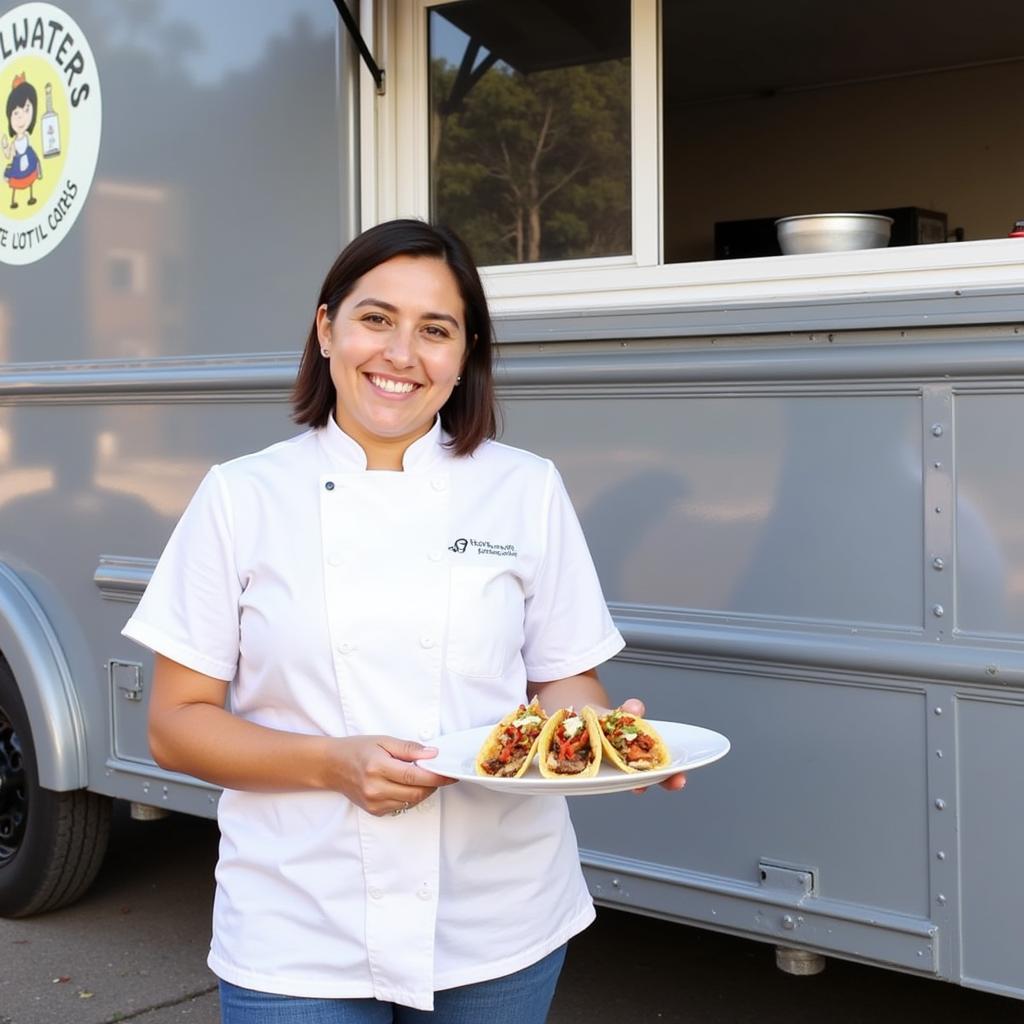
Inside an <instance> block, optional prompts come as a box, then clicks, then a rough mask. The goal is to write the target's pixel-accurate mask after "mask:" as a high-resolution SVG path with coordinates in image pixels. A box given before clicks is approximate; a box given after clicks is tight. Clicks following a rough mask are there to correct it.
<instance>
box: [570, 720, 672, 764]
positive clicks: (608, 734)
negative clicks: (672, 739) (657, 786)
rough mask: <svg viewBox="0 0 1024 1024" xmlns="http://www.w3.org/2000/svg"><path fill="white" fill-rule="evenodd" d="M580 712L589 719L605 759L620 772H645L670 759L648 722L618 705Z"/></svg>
mask: <svg viewBox="0 0 1024 1024" xmlns="http://www.w3.org/2000/svg"><path fill="white" fill-rule="evenodd" d="M583 713H584V714H585V715H587V716H588V717H589V718H591V719H592V720H593V723H594V726H595V727H596V728H597V730H598V734H599V735H600V737H601V746H602V747H604V752H605V753H606V754H607V755H608V759H609V760H610V761H611V762H612V764H614V765H615V767H616V768H620V769H622V771H624V772H649V771H652V770H653V769H655V768H664V767H666V766H667V765H669V764H671V763H672V755H671V754H670V753H669V751H668V747H666V746H665V741H664V740H663V739H662V738H661V737H660V736H659V735H658V733H657V731H656V730H655V729H654V728H653V727H652V726H651V724H650V722H646V721H644V719H642V718H640V717H639V716H638V715H631V714H629V713H628V712H626V711H623V710H622V708H616V709H615V710H614V711H609V712H607V713H606V714H603V715H598V714H597V712H596V711H594V710H593V708H584V709H583Z"/></svg>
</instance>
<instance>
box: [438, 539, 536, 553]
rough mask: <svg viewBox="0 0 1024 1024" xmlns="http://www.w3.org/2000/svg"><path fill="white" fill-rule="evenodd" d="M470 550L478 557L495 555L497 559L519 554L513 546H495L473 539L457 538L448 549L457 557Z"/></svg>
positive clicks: (491, 542)
mask: <svg viewBox="0 0 1024 1024" xmlns="http://www.w3.org/2000/svg"><path fill="white" fill-rule="evenodd" d="M469 548H472V549H473V550H474V551H475V552H476V553H477V554H478V555H496V556H498V557H499V558H515V557H516V556H517V555H518V554H519V552H518V551H516V546H515V544H495V543H494V541H490V540H476V539H475V538H473V537H459V539H458V540H457V541H456V542H455V543H454V544H452V545H451V547H449V548H448V550H449V551H454V552H455V554H457V555H464V554H465V553H466V551H467V550H468V549H469Z"/></svg>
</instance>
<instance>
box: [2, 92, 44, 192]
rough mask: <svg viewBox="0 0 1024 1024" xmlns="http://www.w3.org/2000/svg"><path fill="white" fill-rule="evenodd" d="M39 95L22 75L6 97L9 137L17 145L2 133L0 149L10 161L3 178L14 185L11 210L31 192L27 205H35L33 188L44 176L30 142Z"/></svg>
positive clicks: (34, 125) (12, 186)
mask: <svg viewBox="0 0 1024 1024" xmlns="http://www.w3.org/2000/svg"><path fill="white" fill-rule="evenodd" d="M38 106H39V103H38V96H37V94H36V90H35V88H34V87H33V86H31V85H29V83H28V82H26V81H25V76H24V75H23V74H21V75H16V76H15V78H14V85H13V87H12V89H11V94H10V96H8V97H7V134H8V135H10V137H11V138H12V139H14V142H13V143H11V142H8V141H7V135H4V134H3V133H0V149H2V150H3V153H4V159H6V160H10V161H11V162H10V163H9V164H8V165H7V167H5V168H4V177H5V178H6V179H7V183H8V184H9V185H10V186H11V209H12V210H16V209H17V208H18V192H19V191H22V190H23V189H26V188H27V189H28V205H29V206H34V205H35V203H36V197H35V196H34V195H33V194H32V186H33V185H34V184H35V183H36V181H38V180H39V179H40V178H42V176H43V168H42V165H41V164H40V163H39V157H38V156H36V151H35V150H34V149H33V148H32V146H31V145H30V143H29V136H30V135H31V134H32V132H33V131H34V130H35V127H36V110H37V108H38Z"/></svg>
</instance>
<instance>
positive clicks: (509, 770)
mask: <svg viewBox="0 0 1024 1024" xmlns="http://www.w3.org/2000/svg"><path fill="white" fill-rule="evenodd" d="M547 720H548V716H547V714H546V713H545V712H544V709H543V708H542V707H541V706H540V704H538V703H537V699H536V697H535V698H534V699H533V700H532V701H531V702H530V704H529V705H526V704H520V705H519V707H518V708H516V710H515V711H513V712H512V713H511V714H510V715H506V716H505V717H504V718H503V719H502V720H501V721H500V722H499V723H498V724H497V725H496V726H495V727H494V728H493V729H492V730H491V731H490V734H489V735H488V737H487V739H486V740H484V742H483V746H481V748H480V752H479V753H478V754H477V755H476V773H477V775H488V776H491V777H492V778H501V779H518V778H519V777H520V776H521V775H523V774H525V772H526V769H527V768H529V767H530V765H531V764H532V762H533V758H534V755H535V754H536V753H537V744H538V742H539V740H540V734H541V729H542V728H543V726H544V723H545V722H546V721H547Z"/></svg>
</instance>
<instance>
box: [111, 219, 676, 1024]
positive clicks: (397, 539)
mask: <svg viewBox="0 0 1024 1024" xmlns="http://www.w3.org/2000/svg"><path fill="white" fill-rule="evenodd" d="M293 397H294V406H295V418H296V420H297V421H298V422H300V423H303V424H306V425H308V426H309V427H310V428H311V429H309V430H308V431H307V432H305V433H303V434H300V435H299V436H298V437H294V438H292V439H291V440H289V441H284V442H281V443H279V444H276V445H273V446H271V447H270V448H267V449H265V450H263V451H261V452H257V453H255V454H253V455H247V456H244V457H242V458H239V459H235V460H233V461H231V462H228V463H226V464H224V465H220V466H214V467H213V469H211V470H210V472H209V474H208V475H207V476H206V478H205V479H204V481H203V482H202V484H201V485H200V487H199V490H198V491H197V492H196V494H195V496H194V498H193V499H192V501H191V503H190V504H189V506H188V509H187V510H186V512H185V514H184V515H183V516H182V519H181V521H180V522H179V523H178V526H177V528H176V529H175V531H174V534H173V535H172V537H171V539H170V541H169V542H168V545H167V548H166V550H165V551H164V553H163V556H162V557H161V559H160V562H159V564H158V565H157V567H156V570H155V571H154V573H153V578H152V582H151V583H150V585H149V587H148V589H147V590H146V593H145V595H144V596H143V598H142V601H141V602H140V604H139V607H138V609H137V611H136V612H135V614H134V615H133V616H132V617H131V619H130V621H129V622H128V625H127V626H126V627H125V631H124V632H125V635H126V636H129V637H131V638H133V639H135V640H137V641H138V642H140V643H142V644H144V645H146V646H148V647H150V648H152V649H153V650H154V651H155V652H156V654H157V657H156V668H155V678H154V681H153V693H152V698H151V702H150V743H151V746H152V749H153V754H154V756H155V757H156V759H157V761H158V762H159V763H160V764H161V765H163V766H164V767H165V768H169V769H172V770H176V771H181V772H186V773H188V774H190V775H194V776H197V777H199V778H202V779H207V780H209V781H211V782H213V783H216V784H218V785H220V786H222V787H224V793H223V795H222V797H221V799H220V806H219V810H218V818H219V824H220V829H221V845H220V859H219V862H218V865H217V894H216V899H215V903H214V914H213V918H214V920H213V941H212V946H211V951H210V957H209V964H210V967H211V968H212V970H213V971H214V972H215V973H216V974H217V975H218V976H219V978H220V979H221V1007H222V1011H221V1012H222V1015H223V1020H224V1021H225V1022H226V1024H234V1022H245V1024H264V1022H266V1024H270V1022H273V1024H283V1022H299V1021H302V1022H317V1024H318V1022H325V1024H326V1022H350V1021H351V1022H360V1024H361V1022H371V1021H372V1022H378V1021H379V1022H386V1021H388V1022H389V1021H398V1022H405V1021H422V1020H428V1019H430V1020H435V1021H439V1022H443V1024H455V1022H459V1024H481V1022H487V1024H503V1022H513V1021H514V1022H515V1024H541V1022H542V1021H543V1020H544V1019H545V1016H546V1014H547V1009H548V1004H549V1002H550V1000H551V997H552V993H553V991H554V985H555V981H556V979H557V976H558V972H559V970H560V968H561V964H562V959H563V956H564V948H565V943H566V940H568V939H569V938H570V937H571V936H572V935H574V934H576V933H577V932H579V931H580V930H582V929H583V928H585V927H586V926H587V925H588V924H589V923H590V922H591V921H592V920H593V918H594V911H593V907H592V905H591V901H590V897H589V895H588V893H587V889H586V886H585V884H584V881H583V877H582V874H581V871H580V867H579V861H578V855H577V849H576V841H575V837H574V835H573V831H572V828H571V825H570V823H569V816H568V813H567V809H566V804H565V801H564V800H563V799H559V798H553V797H513V796H506V795H504V794H501V795H498V794H495V793H493V792H491V791H489V790H487V789H484V788H482V787H479V786H474V785H471V784H462V785H450V783H451V780H449V779H445V778H442V777H441V776H438V775H435V774H433V773H431V772H430V771H427V770H426V769H424V768H422V767H419V766H417V765H416V764H415V763H414V762H416V761H425V760H427V759H429V758H430V757H432V756H434V754H435V753H436V750H435V749H434V748H432V747H431V746H430V745H429V744H430V741H431V740H432V739H434V738H435V737H437V736H440V735H443V734H446V733H451V732H456V731H458V730H462V729H469V728H472V727H474V726H481V725H491V724H493V723H494V722H497V721H498V720H499V719H500V718H501V717H502V716H504V715H505V714H507V713H508V711H509V710H510V708H514V707H515V706H516V705H517V704H518V703H519V702H521V701H523V700H525V699H526V698H527V695H528V694H529V695H532V694H534V693H536V694H538V695H539V697H540V700H541V703H542V704H543V705H544V707H545V708H546V709H547V710H548V711H553V710H556V709H557V708H559V707H563V706H565V705H567V704H570V703H571V704H575V705H576V706H577V707H579V706H581V705H583V704H587V703H589V704H593V705H596V706H606V705H607V701H608V698H607V696H606V694H605V692H604V689H603V688H602V686H601V684H600V683H599V681H598V679H597V675H596V673H595V672H594V666H596V665H599V664H600V663H601V662H603V661H605V660H606V659H608V658H610V657H611V656H612V655H614V654H615V653H616V652H617V651H619V650H620V649H621V648H622V646H623V641H622V638H621V637H620V636H619V633H618V631H617V630H616V628H615V626H614V625H613V624H612V620H611V618H610V616H609V614H608V611H607V608H606V606H605V603H604V600H603V598H602V595H601V590H600V586H599V584H598V580H597V577H596V574H595V572H594V567H593V564H592V562H591V559H590V556H589V553H588V552H587V548H586V545H585V542H584V539H583V535H582V533H581V531H580V527H579V524H578V522H577V520H576V517H575V515H574V513H573V510H572V507H571V505H570V504H569V500H568V498H567V496H566V493H565V490H564V488H563V486H562V483H561V480H560V478H559V476H558V474H557V472H556V471H555V469H554V467H553V466H552V464H551V463H550V462H548V461H547V460H545V459H541V458H538V457H537V456H534V455H531V454H529V453H527V452H524V451H520V450H518V449H515V448H509V447H506V446H505V445H502V444H498V443H496V442H494V441H493V440H492V438H493V437H494V435H495V411H494V392H493V383H492V374H491V322H490V317H489V314H488V311H487V305H486V301H485V299H484V295H483V290H482V287H481V284H480V279H479V276H478V275H477V272H476V269H475V267H474V265H473V263H472V260H471V257H470V256H469V254H468V252H467V251H466V249H465V247H464V246H463V244H462V243H461V242H460V241H459V239H458V238H456V237H455V236H454V235H453V234H451V233H450V232H448V231H445V230H442V229H438V228H433V227H430V226H428V225H427V224H423V223H421V222H419V221H409V220H406V221H393V222H391V223H387V224H382V225H380V226H378V227H375V228H372V229H370V230H369V231H367V232H365V233H364V234H362V235H361V236H359V237H358V238H356V239H355V240H354V241H353V242H352V243H351V244H350V245H349V246H348V247H347V248H346V249H345V251H344V252H342V253H341V255H340V256H339V257H338V259H337V260H336V261H335V263H334V265H333V266H332V267H331V269H330V271H329V273H328V274H327V278H326V280H325V281H324V284H323V287H322V289H321V292H320V300H319V306H318V308H317V313H316V320H315V323H314V324H313V326H312V327H311V329H310V332H309V337H308V339H307V343H306V348H305V351H304V352H303V356H302V363H301V366H300V369H299V376H298V380H297V382H296V386H295V392H294V396H293ZM229 684H230V685H229ZM229 690H230V694H229ZM228 698H230V699H229V701H228ZM226 703H229V706H230V710H227V709H226V707H225V704H226ZM635 711H636V712H637V713H642V705H641V704H640V702H639V701H637V702H636V707H635ZM668 785H669V788H678V787H679V786H681V785H682V777H681V776H676V777H675V778H674V779H673V780H670V781H669V784H668ZM430 1011H432V1012H430Z"/></svg>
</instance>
